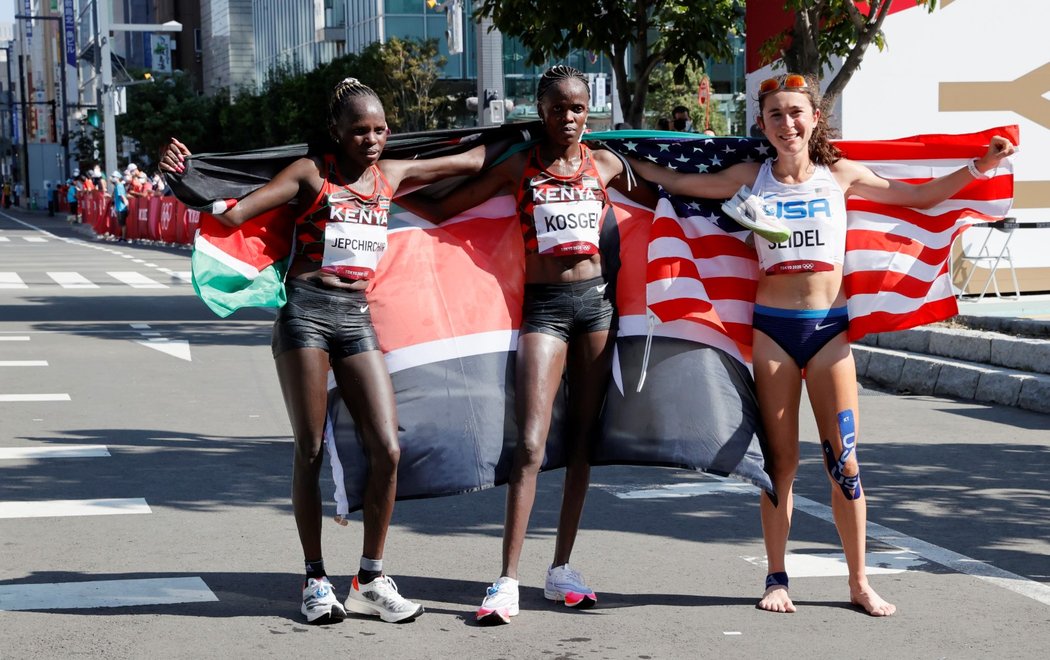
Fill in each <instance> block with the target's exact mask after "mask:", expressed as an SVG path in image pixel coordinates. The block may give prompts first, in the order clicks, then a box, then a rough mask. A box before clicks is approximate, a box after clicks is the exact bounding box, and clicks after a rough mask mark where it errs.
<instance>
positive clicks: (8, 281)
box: [0, 273, 29, 289]
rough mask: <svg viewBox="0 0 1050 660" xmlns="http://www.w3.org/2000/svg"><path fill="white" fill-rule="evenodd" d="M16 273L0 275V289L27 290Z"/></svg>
mask: <svg viewBox="0 0 1050 660" xmlns="http://www.w3.org/2000/svg"><path fill="white" fill-rule="evenodd" d="M28 288H29V287H28V286H26V283H25V282H23V281H22V278H21V277H19V276H18V273H0V289H28Z"/></svg>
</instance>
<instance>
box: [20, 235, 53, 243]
mask: <svg viewBox="0 0 1050 660" xmlns="http://www.w3.org/2000/svg"><path fill="white" fill-rule="evenodd" d="M22 238H24V239H25V241H26V243H47V239H46V238H44V237H42V236H23V237H22Z"/></svg>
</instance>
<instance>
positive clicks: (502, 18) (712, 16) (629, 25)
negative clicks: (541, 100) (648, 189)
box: [475, 0, 741, 126]
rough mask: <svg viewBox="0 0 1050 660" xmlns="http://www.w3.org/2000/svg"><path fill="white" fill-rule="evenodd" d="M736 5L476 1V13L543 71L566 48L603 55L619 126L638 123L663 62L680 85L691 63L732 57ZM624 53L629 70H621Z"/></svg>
mask: <svg viewBox="0 0 1050 660" xmlns="http://www.w3.org/2000/svg"><path fill="white" fill-rule="evenodd" d="M740 5H741V3H740V2H738V1H737V0H619V1H614V0H574V1H572V2H564V1H563V0H478V2H477V3H476V10H475V13H476V15H477V16H479V17H488V18H491V19H492V22H493V24H494V25H495V27H496V28H498V29H499V30H500V31H501V32H503V33H504V34H507V35H510V36H512V37H515V38H517V39H518V40H519V41H521V43H522V44H523V45H524V46H525V48H527V49H528V50H529V56H528V62H529V63H530V64H533V65H536V66H543V65H544V64H545V63H546V62H547V61H548V60H549V59H551V58H564V57H566V56H567V55H568V54H569V53H570V52H571V51H573V50H587V51H591V52H594V53H602V54H604V55H605V56H606V57H607V58H608V59H609V61H610V62H611V63H612V68H613V75H614V76H615V78H616V89H617V93H618V94H619V100H620V107H622V108H623V109H624V115H625V120H626V121H627V122H629V123H630V124H631V125H632V126H641V125H643V124H644V112H645V100H646V96H647V94H648V92H649V78H650V75H651V74H652V72H653V70H654V69H655V68H656V67H657V66H658V65H660V64H661V63H663V62H666V63H668V64H670V65H671V66H672V67H674V72H675V79H676V80H679V81H681V80H682V78H683V76H684V74H685V70H686V66H687V65H689V64H690V63H692V64H694V65H698V66H700V67H702V66H703V59H704V58H705V57H707V58H710V59H728V58H730V57H731V56H732V51H731V46H730V39H729V35H730V34H731V33H733V32H735V31H736V26H737V19H738V18H739V16H740V9H739V7H740ZM628 52H629V53H630V69H628V64H627V61H628Z"/></svg>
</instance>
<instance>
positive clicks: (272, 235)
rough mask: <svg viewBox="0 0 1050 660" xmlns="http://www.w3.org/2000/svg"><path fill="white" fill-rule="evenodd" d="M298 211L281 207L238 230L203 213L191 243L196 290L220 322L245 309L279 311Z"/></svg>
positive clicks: (194, 286) (284, 298)
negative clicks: (269, 308)
mask: <svg viewBox="0 0 1050 660" xmlns="http://www.w3.org/2000/svg"><path fill="white" fill-rule="evenodd" d="M294 220H295V209H293V208H292V207H290V206H283V207H280V208H277V209H274V210H273V211H269V212H267V213H264V214H262V215H260V216H258V217H255V218H252V219H251V220H248V221H247V222H245V223H244V224H243V225H241V226H240V227H237V228H231V227H227V226H225V225H223V224H222V223H220V222H219V221H218V220H217V219H215V217H214V216H212V215H209V214H207V213H201V222H200V229H199V230H198V232H197V236H196V237H195V238H194V240H193V257H192V259H191V270H192V272H193V289H194V290H195V291H196V292H197V295H198V296H199V297H200V299H201V300H203V301H204V304H206V305H207V306H208V308H209V309H211V311H213V312H215V313H216V314H217V315H218V316H220V317H223V318H225V317H227V316H229V315H230V314H232V313H233V312H234V311H235V310H237V309H239V308H241V307H280V306H282V305H284V303H285V301H286V300H287V298H286V297H285V292H284V275H285V272H286V271H287V270H288V261H289V255H290V254H291V248H292V230H293V222H294Z"/></svg>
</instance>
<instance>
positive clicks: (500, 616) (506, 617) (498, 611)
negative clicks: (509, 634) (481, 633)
mask: <svg viewBox="0 0 1050 660" xmlns="http://www.w3.org/2000/svg"><path fill="white" fill-rule="evenodd" d="M512 616H518V581H517V580H515V579H513V578H509V577H506V576H504V577H501V578H500V579H498V580H496V581H495V582H493V583H492V586H491V587H489V588H488V589H487V590H486V591H485V600H483V601H481V607H479V608H478V615H477V620H478V623H481V624H485V625H499V624H501V623H510V618H511V617H512Z"/></svg>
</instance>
